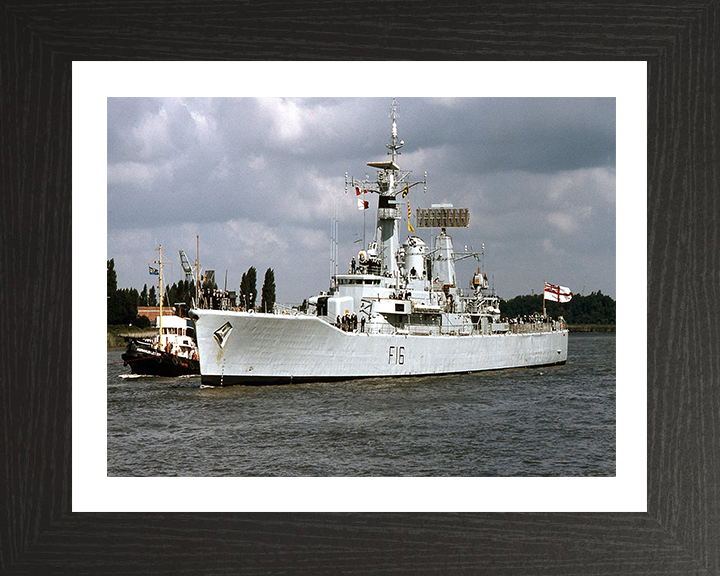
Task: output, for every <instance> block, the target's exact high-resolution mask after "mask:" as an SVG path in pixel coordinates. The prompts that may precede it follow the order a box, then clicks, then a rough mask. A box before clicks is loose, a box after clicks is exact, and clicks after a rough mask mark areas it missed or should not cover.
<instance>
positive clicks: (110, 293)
mask: <svg viewBox="0 0 720 576" xmlns="http://www.w3.org/2000/svg"><path fill="white" fill-rule="evenodd" d="M124 316H125V314H124V303H123V301H122V297H121V295H120V294H119V293H118V289H117V273H116V272H115V259H114V258H111V259H110V260H108V261H107V323H108V324H123V323H124V322H123V318H124Z"/></svg>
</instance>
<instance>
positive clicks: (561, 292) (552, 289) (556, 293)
mask: <svg viewBox="0 0 720 576" xmlns="http://www.w3.org/2000/svg"><path fill="white" fill-rule="evenodd" d="M544 298H545V300H552V301H553V302H561V303H562V302H570V300H572V292H570V288H568V287H567V286H555V285H554V284H550V283H549V282H545V294H544Z"/></svg>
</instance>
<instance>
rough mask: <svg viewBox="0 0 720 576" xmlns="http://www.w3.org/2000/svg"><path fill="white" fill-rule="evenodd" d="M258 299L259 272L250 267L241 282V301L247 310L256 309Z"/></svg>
mask: <svg viewBox="0 0 720 576" xmlns="http://www.w3.org/2000/svg"><path fill="white" fill-rule="evenodd" d="M256 298H257V270H255V267H254V266H250V268H248V271H247V272H246V273H245V274H243V275H242V280H241V281H240V299H241V301H242V303H243V305H244V306H245V307H246V308H254V307H255V300H256Z"/></svg>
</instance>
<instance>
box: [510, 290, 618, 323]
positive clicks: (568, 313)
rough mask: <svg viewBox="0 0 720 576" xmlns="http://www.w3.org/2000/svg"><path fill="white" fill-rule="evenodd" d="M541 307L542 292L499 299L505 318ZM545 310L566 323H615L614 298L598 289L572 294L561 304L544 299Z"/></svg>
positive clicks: (540, 309)
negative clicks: (561, 318) (584, 294)
mask: <svg viewBox="0 0 720 576" xmlns="http://www.w3.org/2000/svg"><path fill="white" fill-rule="evenodd" d="M542 307H543V301H542V294H534V295H524V296H516V297H515V298H511V299H510V300H507V301H506V300H500V310H501V311H502V315H503V316H504V317H506V318H517V317H519V316H525V315H530V314H535V313H540V312H542ZM545 310H546V312H547V314H548V316H550V317H552V318H557V317H559V316H562V317H563V318H564V319H565V321H566V322H567V323H568V324H615V300H613V299H612V298H610V296H607V295H605V294H603V293H602V292H600V291H598V292H593V293H591V294H590V295H588V296H582V295H581V294H573V297H572V300H570V302H566V303H563V304H560V303H558V302H550V301H546V302H545Z"/></svg>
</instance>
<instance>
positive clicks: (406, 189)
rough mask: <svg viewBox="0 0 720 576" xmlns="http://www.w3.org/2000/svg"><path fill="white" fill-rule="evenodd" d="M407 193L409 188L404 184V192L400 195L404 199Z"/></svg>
mask: <svg viewBox="0 0 720 576" xmlns="http://www.w3.org/2000/svg"><path fill="white" fill-rule="evenodd" d="M408 192H410V188H408V185H407V184H405V191H404V192H403V193H402V197H403V198H405V196H407V195H408Z"/></svg>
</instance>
